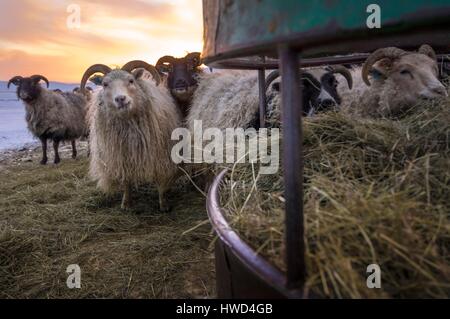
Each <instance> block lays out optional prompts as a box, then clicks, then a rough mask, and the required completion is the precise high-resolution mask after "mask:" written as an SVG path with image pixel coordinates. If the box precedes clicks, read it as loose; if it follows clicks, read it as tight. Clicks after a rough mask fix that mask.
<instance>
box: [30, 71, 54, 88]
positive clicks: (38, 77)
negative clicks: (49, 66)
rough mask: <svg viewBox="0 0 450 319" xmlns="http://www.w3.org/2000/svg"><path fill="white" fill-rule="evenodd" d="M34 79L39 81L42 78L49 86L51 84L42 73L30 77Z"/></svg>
mask: <svg viewBox="0 0 450 319" xmlns="http://www.w3.org/2000/svg"><path fill="white" fill-rule="evenodd" d="M30 78H31V79H32V80H34V81H36V83H37V82H39V81H40V80H42V81H44V82H45V83H46V84H47V88H48V87H49V86H50V84H49V83H48V80H47V78H46V77H45V76H42V75H40V74H36V75H33V76H31V77H30Z"/></svg>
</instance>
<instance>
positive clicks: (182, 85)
mask: <svg viewBox="0 0 450 319" xmlns="http://www.w3.org/2000/svg"><path fill="white" fill-rule="evenodd" d="M187 86H188V83H187V82H186V81H185V80H182V79H180V80H177V82H176V83H175V88H176V89H179V88H181V89H184V88H186V87H187Z"/></svg>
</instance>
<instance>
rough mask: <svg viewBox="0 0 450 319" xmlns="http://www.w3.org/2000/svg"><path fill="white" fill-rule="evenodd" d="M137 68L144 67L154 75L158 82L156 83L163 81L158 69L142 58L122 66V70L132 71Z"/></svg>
mask: <svg viewBox="0 0 450 319" xmlns="http://www.w3.org/2000/svg"><path fill="white" fill-rule="evenodd" d="M137 68H142V69H144V70H147V71H148V72H150V74H151V75H152V76H153V79H154V80H155V82H156V85H158V84H159V83H161V76H160V75H159V72H158V70H157V69H156V68H155V67H154V66H153V65H151V64H148V63H147V62H144V61H140V60H134V61H130V62H128V63H127V64H125V65H124V66H123V67H122V70H124V71H127V72H130V73H131V72H132V71H133V70H135V69H137Z"/></svg>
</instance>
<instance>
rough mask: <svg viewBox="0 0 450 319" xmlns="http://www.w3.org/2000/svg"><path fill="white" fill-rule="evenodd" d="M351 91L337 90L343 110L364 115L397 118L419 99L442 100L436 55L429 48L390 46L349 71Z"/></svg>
mask: <svg viewBox="0 0 450 319" xmlns="http://www.w3.org/2000/svg"><path fill="white" fill-rule="evenodd" d="M352 75H353V78H354V79H355V81H354V82H355V88H354V90H353V92H348V90H347V88H345V87H339V88H338V92H340V93H341V95H342V97H343V100H344V101H343V104H344V105H345V109H347V110H348V111H350V112H354V113H358V114H360V115H363V116H371V117H380V116H381V117H391V116H394V117H396V116H399V115H401V114H402V113H403V112H404V111H405V110H408V109H409V108H411V107H412V106H414V105H416V104H417V103H418V102H420V101H421V100H430V99H435V98H444V97H446V96H448V93H447V90H446V89H445V87H444V85H443V84H442V83H441V82H440V81H439V78H438V65H437V60H436V54H435V52H434V50H433V49H432V48H431V47H430V46H429V45H426V44H424V45H422V46H421V47H420V48H419V49H418V51H417V52H409V51H404V50H402V49H399V48H395V47H389V48H382V49H378V50H376V51H374V52H373V53H372V54H371V55H370V56H369V57H368V58H367V59H366V61H365V63H364V65H363V66H362V68H355V69H354V70H352Z"/></svg>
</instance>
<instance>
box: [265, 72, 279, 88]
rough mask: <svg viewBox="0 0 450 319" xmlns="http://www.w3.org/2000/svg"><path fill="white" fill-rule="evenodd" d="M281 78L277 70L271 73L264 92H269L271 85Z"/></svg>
mask: <svg viewBox="0 0 450 319" xmlns="http://www.w3.org/2000/svg"><path fill="white" fill-rule="evenodd" d="M279 76H280V71H279V70H275V71H272V72H270V73H269V75H268V76H267V78H266V87H265V90H264V92H267V90H268V89H269V86H270V84H272V82H273V81H275V79H276V78H277V77H279Z"/></svg>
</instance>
